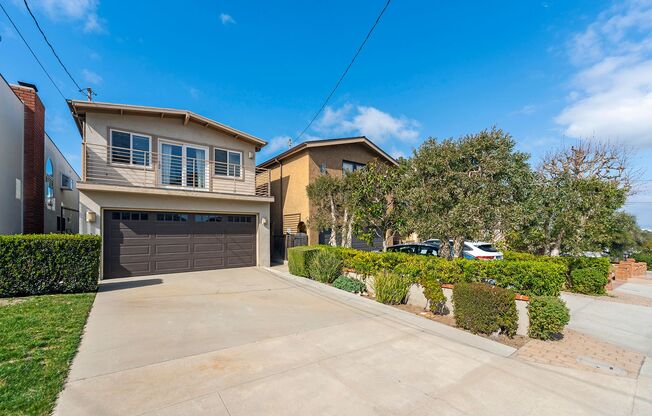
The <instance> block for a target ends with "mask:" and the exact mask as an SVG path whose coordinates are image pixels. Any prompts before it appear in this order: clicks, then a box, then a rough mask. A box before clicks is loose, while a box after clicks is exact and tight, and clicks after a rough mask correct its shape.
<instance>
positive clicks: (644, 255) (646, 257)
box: [632, 251, 652, 270]
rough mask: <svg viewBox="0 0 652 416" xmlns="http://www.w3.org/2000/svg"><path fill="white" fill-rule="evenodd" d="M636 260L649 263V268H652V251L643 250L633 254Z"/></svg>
mask: <svg viewBox="0 0 652 416" xmlns="http://www.w3.org/2000/svg"><path fill="white" fill-rule="evenodd" d="M632 258H633V259H634V260H636V261H641V262H644V263H647V269H648V270H652V252H647V251H643V252H641V253H636V254H633V255H632Z"/></svg>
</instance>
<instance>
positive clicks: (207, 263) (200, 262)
mask: <svg viewBox="0 0 652 416" xmlns="http://www.w3.org/2000/svg"><path fill="white" fill-rule="evenodd" d="M193 266H194V269H195V270H211V269H222V268H224V266H225V264H224V257H209V258H205V259H195V260H194V262H193Z"/></svg>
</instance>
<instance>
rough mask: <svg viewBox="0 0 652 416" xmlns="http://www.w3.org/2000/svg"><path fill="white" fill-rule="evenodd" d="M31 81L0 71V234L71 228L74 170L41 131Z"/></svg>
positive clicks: (75, 205) (75, 208) (41, 110)
mask: <svg viewBox="0 0 652 416" xmlns="http://www.w3.org/2000/svg"><path fill="white" fill-rule="evenodd" d="M45 119H46V117H45V106H44V105H43V103H42V102H41V99H40V98H39V95H38V89H37V88H36V85H34V84H30V83H27V82H18V84H17V85H16V84H11V85H10V84H9V83H7V81H6V80H5V79H4V77H2V75H0V148H1V149H2V151H0V193H1V194H2V198H0V213H1V214H2V215H0V234H20V233H25V234H44V233H45V234H49V233H77V232H78V226H79V193H78V192H77V189H76V186H75V183H76V182H77V180H78V179H79V177H78V176H77V173H76V172H75V170H74V169H73V167H72V166H71V165H70V163H69V162H68V161H67V160H66V158H65V157H64V155H63V153H61V151H60V150H59V148H58V147H57V145H56V144H55V143H54V141H53V140H52V139H51V138H50V136H48V134H47V133H46V124H45Z"/></svg>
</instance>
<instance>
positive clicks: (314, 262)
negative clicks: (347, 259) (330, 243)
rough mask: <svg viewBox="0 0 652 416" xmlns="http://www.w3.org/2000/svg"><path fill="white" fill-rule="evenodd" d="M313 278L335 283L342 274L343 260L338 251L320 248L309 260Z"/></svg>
mask: <svg viewBox="0 0 652 416" xmlns="http://www.w3.org/2000/svg"><path fill="white" fill-rule="evenodd" d="M308 274H309V275H310V278H311V279H315V280H317V281H318V282H322V283H333V281H334V280H335V279H337V278H338V277H339V276H340V275H341V274H342V260H341V258H340V256H338V255H337V253H334V252H331V251H327V250H318V251H317V252H316V254H315V255H314V256H312V257H311V258H310V260H309V262H308Z"/></svg>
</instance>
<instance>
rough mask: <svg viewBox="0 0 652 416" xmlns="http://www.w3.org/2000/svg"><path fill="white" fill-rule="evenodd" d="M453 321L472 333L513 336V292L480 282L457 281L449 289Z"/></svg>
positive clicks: (514, 310)
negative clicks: (496, 333) (451, 297)
mask: <svg viewBox="0 0 652 416" xmlns="http://www.w3.org/2000/svg"><path fill="white" fill-rule="evenodd" d="M453 306H454V307H455V322H456V324H457V326H459V327H460V328H464V329H466V330H469V331H471V332H473V333H474V334H477V333H480V334H487V335H489V334H492V333H494V332H500V333H502V334H505V335H507V336H509V337H512V336H514V334H515V333H516V328H517V327H518V313H517V311H516V301H515V296H514V292H512V291H511V290H507V289H502V288H499V287H495V286H490V285H486V284H483V283H460V284H457V285H455V288H454V289H453Z"/></svg>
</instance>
